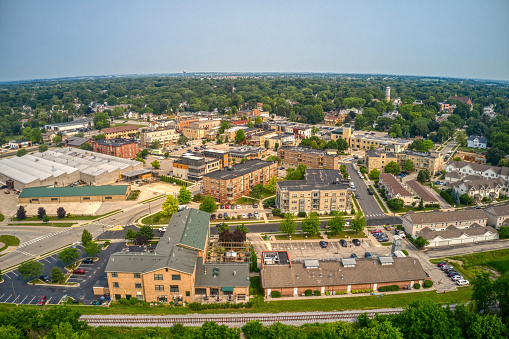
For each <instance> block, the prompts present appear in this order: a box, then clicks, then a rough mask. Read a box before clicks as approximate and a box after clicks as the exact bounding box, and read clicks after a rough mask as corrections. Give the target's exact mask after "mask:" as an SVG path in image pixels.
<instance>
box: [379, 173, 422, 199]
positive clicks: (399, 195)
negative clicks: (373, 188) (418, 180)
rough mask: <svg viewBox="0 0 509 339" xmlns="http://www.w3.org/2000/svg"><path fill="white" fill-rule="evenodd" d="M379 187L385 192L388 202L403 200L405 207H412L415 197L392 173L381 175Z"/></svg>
mask: <svg viewBox="0 0 509 339" xmlns="http://www.w3.org/2000/svg"><path fill="white" fill-rule="evenodd" d="M378 187H379V188H381V189H384V190H385V196H386V197H387V200H391V199H401V200H403V202H404V203H405V205H411V204H412V202H413V201H414V195H413V194H412V193H410V192H409V191H408V190H407V189H406V187H405V186H404V184H403V183H402V182H400V181H399V180H398V179H397V178H396V177H395V176H394V175H392V174H390V173H380V179H379V180H378Z"/></svg>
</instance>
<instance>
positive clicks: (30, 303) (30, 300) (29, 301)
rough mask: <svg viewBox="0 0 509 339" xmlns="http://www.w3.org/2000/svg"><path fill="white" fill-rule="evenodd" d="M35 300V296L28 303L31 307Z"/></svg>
mask: <svg viewBox="0 0 509 339" xmlns="http://www.w3.org/2000/svg"><path fill="white" fill-rule="evenodd" d="M34 299H35V295H34V296H33V297H32V299H30V301H29V302H28V304H29V305H30V304H31V303H32V300H34Z"/></svg>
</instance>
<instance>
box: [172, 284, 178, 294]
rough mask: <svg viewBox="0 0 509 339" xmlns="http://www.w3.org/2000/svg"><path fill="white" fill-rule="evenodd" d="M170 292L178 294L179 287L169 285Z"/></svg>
mask: <svg viewBox="0 0 509 339" xmlns="http://www.w3.org/2000/svg"><path fill="white" fill-rule="evenodd" d="M170 292H173V293H178V292H179V286H178V285H170Z"/></svg>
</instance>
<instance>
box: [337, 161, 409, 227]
mask: <svg viewBox="0 0 509 339" xmlns="http://www.w3.org/2000/svg"><path fill="white" fill-rule="evenodd" d="M344 165H345V166H346V170H347V172H348V174H350V177H351V178H352V179H351V181H353V183H354V185H355V188H356V190H355V194H358V195H359V199H357V201H358V202H359V204H360V206H361V209H362V212H363V213H364V217H365V219H366V225H368V226H379V225H387V224H392V225H395V224H401V222H402V221H401V218H400V217H397V216H394V215H393V216H389V215H386V214H385V213H384V211H382V209H381V208H380V206H379V205H378V202H377V201H376V199H375V197H374V196H373V195H369V194H368V186H367V185H366V182H365V181H364V179H362V178H361V177H359V175H358V174H357V170H356V169H355V168H354V165H353V164H352V163H345V164H344Z"/></svg>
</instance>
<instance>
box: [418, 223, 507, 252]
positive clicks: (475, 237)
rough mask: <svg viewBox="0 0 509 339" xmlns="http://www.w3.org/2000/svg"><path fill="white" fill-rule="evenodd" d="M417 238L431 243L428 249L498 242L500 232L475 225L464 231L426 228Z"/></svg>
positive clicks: (463, 229)
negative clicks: (419, 237) (491, 241)
mask: <svg viewBox="0 0 509 339" xmlns="http://www.w3.org/2000/svg"><path fill="white" fill-rule="evenodd" d="M416 236H421V237H423V238H424V239H426V240H427V241H428V242H429V244H428V245H427V246H426V247H438V246H450V245H459V244H471V243H477V242H481V241H490V240H497V239H498V232H497V230H496V229H494V228H493V227H491V226H481V225H478V224H475V223H474V224H472V225H471V226H470V227H468V228H462V229H460V228H458V227H456V226H453V225H450V226H448V227H446V229H445V230H443V231H436V230H431V229H430V228H428V227H425V228H424V229H422V231H420V232H418V233H417V234H416Z"/></svg>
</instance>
